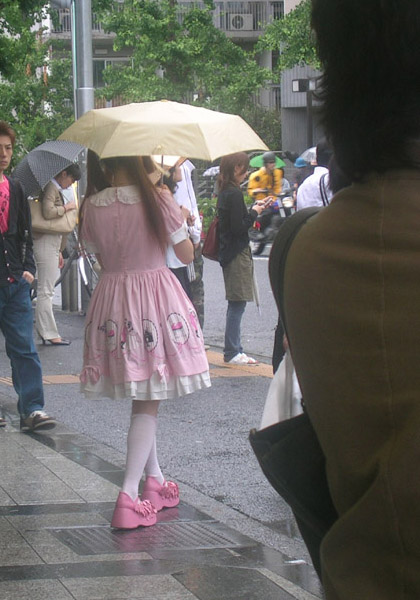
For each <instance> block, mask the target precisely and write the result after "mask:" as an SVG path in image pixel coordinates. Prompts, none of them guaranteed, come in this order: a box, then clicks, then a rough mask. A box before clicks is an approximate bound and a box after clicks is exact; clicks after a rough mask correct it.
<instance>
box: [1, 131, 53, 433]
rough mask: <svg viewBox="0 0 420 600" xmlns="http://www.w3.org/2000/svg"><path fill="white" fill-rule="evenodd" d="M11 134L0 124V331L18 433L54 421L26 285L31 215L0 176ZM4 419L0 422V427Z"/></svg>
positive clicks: (31, 271) (16, 189)
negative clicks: (9, 369)
mask: <svg viewBox="0 0 420 600" xmlns="http://www.w3.org/2000/svg"><path fill="white" fill-rule="evenodd" d="M15 138H16V136H15V132H14V131H13V129H12V128H11V127H10V126H9V125H8V124H7V123H5V122H4V121H0V329H1V331H2V333H3V335H4V338H5V340H6V353H7V356H8V357H9V359H10V363H11V366H12V380H13V386H14V388H15V391H16V393H17V395H18V410H19V414H20V428H21V431H35V430H38V429H49V428H51V427H54V426H55V421H54V419H52V418H51V417H49V416H48V415H47V414H46V413H45V411H44V389H43V385H42V370H41V363H40V360H39V357H38V353H37V351H36V349H35V345H34V341H33V333H32V304H31V299H30V294H29V291H30V285H31V283H32V281H33V280H34V275H35V262H34V257H33V253H32V232H31V215H30V211H29V205H28V202H27V200H26V198H25V195H24V193H23V190H22V187H21V185H20V184H19V182H17V181H15V180H13V179H10V178H9V177H7V176H6V175H4V171H5V170H6V169H7V168H8V167H9V165H10V161H11V158H12V154H13V146H14V143H15ZM5 424H6V423H5V420H4V419H1V421H0V426H4V425H5Z"/></svg>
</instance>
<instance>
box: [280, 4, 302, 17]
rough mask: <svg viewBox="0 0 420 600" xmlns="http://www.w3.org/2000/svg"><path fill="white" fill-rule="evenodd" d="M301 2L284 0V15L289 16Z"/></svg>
mask: <svg viewBox="0 0 420 600" xmlns="http://www.w3.org/2000/svg"><path fill="white" fill-rule="evenodd" d="M300 1H301V0H284V14H285V15H287V13H288V12H290V11H291V10H293V9H294V8H296V6H297V5H298V4H299V3H300Z"/></svg>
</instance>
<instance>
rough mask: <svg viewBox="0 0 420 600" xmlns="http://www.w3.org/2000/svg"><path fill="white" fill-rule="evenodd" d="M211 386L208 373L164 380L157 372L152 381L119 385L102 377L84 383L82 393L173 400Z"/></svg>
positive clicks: (118, 397)
mask: <svg viewBox="0 0 420 600" xmlns="http://www.w3.org/2000/svg"><path fill="white" fill-rule="evenodd" d="M210 386H211V382H210V374H209V372H208V371H205V372H204V373H199V374H197V375H185V376H177V377H165V378H162V377H161V376H160V375H159V373H157V372H155V373H153V374H152V376H151V377H150V379H146V380H144V381H129V382H127V383H121V384H117V385H115V384H113V383H112V381H111V380H110V378H109V377H103V376H102V377H100V379H99V381H97V382H96V383H92V382H87V383H84V384H83V385H82V386H81V391H82V393H83V394H84V395H85V396H86V397H87V398H112V399H114V400H120V399H124V398H129V399H131V400H173V399H175V398H180V397H181V396H186V395H187V394H192V393H193V392H196V391H197V390H200V389H202V388H208V387H210Z"/></svg>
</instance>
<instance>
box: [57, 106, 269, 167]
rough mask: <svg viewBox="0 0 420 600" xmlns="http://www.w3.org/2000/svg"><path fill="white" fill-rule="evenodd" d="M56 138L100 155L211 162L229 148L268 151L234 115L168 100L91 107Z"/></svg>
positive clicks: (259, 139)
mask: <svg viewBox="0 0 420 600" xmlns="http://www.w3.org/2000/svg"><path fill="white" fill-rule="evenodd" d="M58 139H60V140H68V141H72V142H77V143H79V144H81V145H82V146H86V147H87V148H90V149H91V150H94V151H95V152H96V153H97V154H98V155H99V156H100V157H101V158H107V157H111V156H138V155H143V156H148V155H153V154H160V155H162V154H164V155H168V154H169V155H177V156H188V157H190V158H200V159H203V160H209V161H213V160H215V159H216V158H219V157H220V156H224V155H225V154H232V153H233V152H239V151H247V150H268V148H267V146H266V145H265V144H264V142H263V141H262V139H261V138H260V137H259V136H258V135H257V134H256V133H255V131H254V130H253V129H252V128H251V127H250V126H249V125H248V124H247V123H246V122H245V121H244V120H243V119H242V118H241V117H239V116H238V115H231V114H227V113H221V112H216V111H213V110H209V109H207V108H201V107H199V106H191V105H189V104H180V103H178V102H171V101H169V100H160V101H157V102H141V103H136V104H134V103H133V104H126V105H124V106H115V107H112V108H99V109H95V110H90V111H89V112H87V113H85V114H84V115H83V116H82V117H80V119H78V120H77V121H76V122H75V123H73V125H70V127H68V129H66V130H65V131H64V132H63V133H62V134H61V135H60V137H59V138H58Z"/></svg>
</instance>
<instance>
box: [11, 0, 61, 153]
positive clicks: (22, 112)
mask: <svg viewBox="0 0 420 600" xmlns="http://www.w3.org/2000/svg"><path fill="white" fill-rule="evenodd" d="M44 4H45V3H44V2H42V0H8V1H7V2H5V3H2V10H1V16H0V27H1V33H0V105H1V107H2V110H1V118H2V119H4V120H5V121H7V122H9V123H10V125H11V126H12V127H13V128H14V129H15V130H16V133H17V146H16V150H15V156H14V162H15V163H16V161H17V160H18V159H19V158H20V157H21V155H22V154H24V153H25V152H27V151H29V150H31V149H32V148H34V147H35V146H37V145H39V144H41V143H42V142H44V141H45V140H47V139H54V138H56V137H57V136H58V135H59V133H61V132H62V131H63V129H64V128H65V127H66V125H67V124H69V123H70V122H71V119H72V115H73V107H72V84H71V81H72V79H71V72H72V71H71V58H70V56H69V55H67V56H66V55H65V54H61V56H60V58H59V59H58V58H57V59H52V58H51V54H50V49H51V41H47V40H45V39H44V37H43V31H42V27H41V22H42V18H43V17H45V12H44V11H45V9H44V7H43V5H44Z"/></svg>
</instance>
